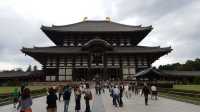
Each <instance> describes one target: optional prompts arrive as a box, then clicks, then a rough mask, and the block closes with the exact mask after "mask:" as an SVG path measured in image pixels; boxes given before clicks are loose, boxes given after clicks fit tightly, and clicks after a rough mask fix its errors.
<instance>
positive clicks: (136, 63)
mask: <svg viewBox="0 0 200 112" xmlns="http://www.w3.org/2000/svg"><path fill="white" fill-rule="evenodd" d="M134 61H135V71H136V73H137V72H138V59H137V56H135V58H134Z"/></svg>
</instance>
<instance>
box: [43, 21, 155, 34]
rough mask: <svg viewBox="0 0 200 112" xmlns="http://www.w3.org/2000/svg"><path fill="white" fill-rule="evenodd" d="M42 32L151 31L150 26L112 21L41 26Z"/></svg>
mask: <svg viewBox="0 0 200 112" xmlns="http://www.w3.org/2000/svg"><path fill="white" fill-rule="evenodd" d="M41 29H42V30H43V31H58V32H133V31H144V30H149V31H151V30H152V26H147V27H142V26H141V25H139V26H131V25H125V24H120V23H116V22H112V21H91V20H90V21H82V22H78V23H74V24H69V25H62V26H55V25H52V27H47V26H42V27H41Z"/></svg>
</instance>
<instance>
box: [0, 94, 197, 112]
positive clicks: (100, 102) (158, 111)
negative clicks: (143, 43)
mask: <svg viewBox="0 0 200 112" xmlns="http://www.w3.org/2000/svg"><path fill="white" fill-rule="evenodd" d="M93 96H94V97H93V100H92V101H91V102H90V104H91V109H92V112H200V106H198V105H193V104H189V103H184V102H179V101H175V100H170V99H166V98H159V100H157V101H155V100H149V105H148V106H145V105H144V98H143V97H142V96H133V97H132V98H129V99H127V98H125V97H124V98H123V101H124V107H122V108H119V107H117V108H116V107H114V106H113V105H112V98H111V97H110V96H109V93H108V91H106V94H102V95H99V96H98V95H95V94H94V90H93ZM84 103H85V102H84V99H83V97H82V99H81V107H82V109H81V110H82V112H84V110H85V104H84ZM63 105H64V102H63V101H61V102H59V101H58V102H57V106H58V111H57V112H63V110H64V108H63ZM74 108H75V101H74V95H73V93H72V96H71V100H70V107H69V112H74ZM32 109H33V112H46V97H40V98H36V99H34V100H33V106H32ZM0 112H17V111H16V109H13V106H12V105H6V106H0Z"/></svg>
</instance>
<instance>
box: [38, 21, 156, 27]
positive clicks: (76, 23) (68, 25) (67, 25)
mask: <svg viewBox="0 0 200 112" xmlns="http://www.w3.org/2000/svg"><path fill="white" fill-rule="evenodd" d="M85 22H107V23H113V24H116V25H121V26H125V27H140V28H152V25H150V26H144V27H143V26H142V25H141V24H140V25H127V24H121V23H118V22H114V21H107V20H86V21H80V22H75V23H72V24H66V25H52V26H45V25H42V27H47V28H55V27H70V26H72V25H78V24H81V23H85Z"/></svg>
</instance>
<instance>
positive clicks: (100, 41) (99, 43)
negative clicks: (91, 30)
mask: <svg viewBox="0 0 200 112" xmlns="http://www.w3.org/2000/svg"><path fill="white" fill-rule="evenodd" d="M94 46H96V47H97V46H99V47H101V48H103V49H104V50H113V47H112V46H111V45H110V43H108V42H107V41H105V40H103V39H99V38H95V39H92V40H89V41H88V42H86V43H85V44H84V45H83V47H82V49H83V50H88V49H91V48H92V47H94ZM96 47H95V48H96Z"/></svg>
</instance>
